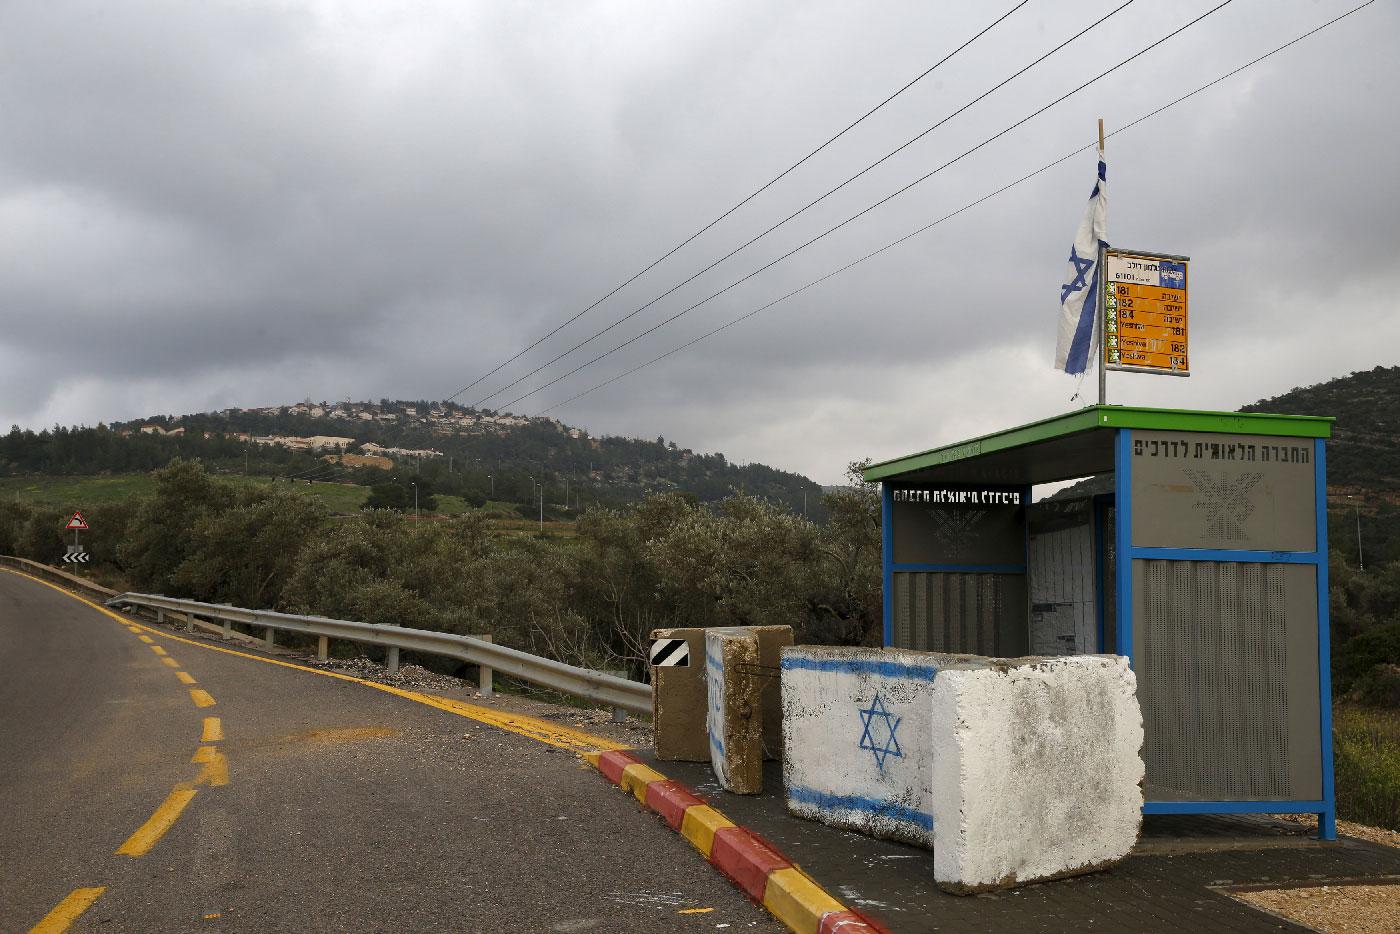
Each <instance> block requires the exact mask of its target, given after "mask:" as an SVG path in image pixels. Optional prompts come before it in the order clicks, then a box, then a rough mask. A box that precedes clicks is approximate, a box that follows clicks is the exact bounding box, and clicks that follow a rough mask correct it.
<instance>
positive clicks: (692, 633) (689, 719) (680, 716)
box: [651, 629, 710, 762]
mask: <svg viewBox="0 0 1400 934" xmlns="http://www.w3.org/2000/svg"><path fill="white" fill-rule="evenodd" d="M651 638H652V641H653V642H655V641H656V640H658V639H684V640H685V643H686V649H687V650H688V651H687V654H686V662H687V664H685V665H658V666H653V667H652V669H651V725H652V742H653V744H654V745H655V748H656V757H657V758H658V759H662V760H665V761H668V762H709V761H710V741H709V737H708V736H707V734H706V731H705V715H706V708H705V697H706V684H705V630H703V629H655V630H652V633H651Z"/></svg>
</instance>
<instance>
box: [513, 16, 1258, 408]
mask: <svg viewBox="0 0 1400 934" xmlns="http://www.w3.org/2000/svg"><path fill="white" fill-rule="evenodd" d="M1233 2H1234V0H1222V2H1221V3H1219V4H1217V5H1216V6H1214V7H1212V8H1211V9H1209V10H1207V11H1206V12H1204V13H1202V14H1201V15H1200V16H1197V17H1196V18H1195V19H1193V20H1191V21H1190V22H1188V23H1186V24H1185V25H1183V26H1178V27H1177V28H1176V29H1174V30H1172V31H1171V32H1169V33H1167V34H1166V35H1165V36H1163V37H1162V38H1160V39H1158V40H1156V41H1155V42H1153V43H1151V44H1150V45H1147V46H1145V47H1143V48H1142V49H1139V50H1138V51H1137V52H1134V53H1133V54H1132V55H1130V56H1128V57H1127V58H1125V59H1123V60H1122V61H1120V62H1119V63H1118V64H1116V65H1114V66H1112V67H1110V68H1108V69H1107V70H1106V71H1102V72H1100V73H1099V74H1098V75H1096V76H1094V77H1093V78H1090V79H1089V80H1088V81H1085V82H1084V83H1083V84H1081V85H1079V86H1078V87H1076V88H1074V89H1073V90H1071V91H1068V92H1066V93H1064V94H1062V95H1060V96H1059V97H1057V98H1055V99H1054V100H1053V101H1051V102H1050V103H1048V104H1046V105H1044V106H1043V107H1040V108H1039V109H1037V110H1035V111H1034V112H1032V113H1030V114H1027V115H1026V116H1024V117H1022V118H1021V119H1020V120H1017V121H1016V122H1015V123H1012V124H1011V125H1010V126H1008V127H1006V128H1005V129H1002V130H1000V131H999V132H997V133H995V134H994V135H992V136H989V137H987V138H986V139H984V140H983V141H982V142H980V143H978V144H977V145H976V146H973V147H972V148H971V149H968V150H965V151H964V152H963V153H961V154H960V155H957V156H954V157H953V158H952V159H949V160H948V161H947V162H944V163H943V164H942V165H940V166H938V167H937V168H935V169H933V170H932V171H930V172H927V173H925V174H924V175H921V176H920V177H919V178H916V179H914V181H912V182H910V183H909V184H907V185H905V186H904V187H902V188H899V189H897V190H895V191H893V192H891V193H890V194H888V195H886V196H885V197H883V198H881V199H880V200H879V201H876V202H875V203H874V204H871V205H869V206H868V207H865V208H863V209H862V210H860V211H857V212H856V213H855V214H852V215H851V216H850V217H848V218H846V219H845V220H843V221H841V222H840V223H839V224H836V225H835V226H833V227H828V228H827V229H826V230H824V231H822V232H821V233H819V234H817V235H816V236H815V237H813V238H812V239H810V240H807V241H805V242H803V243H801V244H798V245H797V246H795V247H793V248H792V249H791V250H789V251H787V252H786V253H784V254H783V255H781V256H779V257H778V258H777V259H775V260H772V261H771V262H768V263H766V264H765V265H763V266H760V267H759V268H757V269H755V270H754V271H753V272H750V273H749V274H748V275H746V276H744V277H742V278H740V279H736V280H735V281H733V282H731V283H729V285H727V286H725V287H724V288H722V289H720V290H719V291H717V292H711V293H710V294H709V295H707V296H705V297H704V298H702V299H700V301H698V302H696V303H695V304H693V305H690V306H688V307H686V308H682V309H681V310H680V311H678V312H676V313H675V314H673V315H671V316H670V317H669V318H666V319H665V320H663V321H660V322H658V323H656V324H654V325H652V326H651V327H649V328H647V329H646V330H644V331H641V332H640V333H638V334H636V335H634V336H632V337H630V338H628V339H627V340H625V341H623V342H622V343H620V344H618V345H616V346H615V347H613V348H612V349H611V350H606V351H604V352H603V353H601V354H598V355H597V356H595V357H593V358H591V359H589V360H587V361H585V362H584V363H581V364H579V365H578V366H576V367H574V368H573V369H572V370H569V371H568V372H566V373H564V374H563V375H561V376H557V377H555V378H554V379H552V380H550V381H549V382H546V383H543V384H541V385H539V386H537V387H535V388H534V389H532V390H530V391H529V392H527V393H525V394H524V395H522V396H518V397H516V398H515V399H512V400H511V401H510V402H507V403H506V404H505V405H504V406H503V408H505V409H509V408H510V407H511V406H513V405H515V404H516V403H517V402H520V401H522V400H524V399H528V398H530V397H531V396H533V395H535V394H536V393H538V392H540V391H541V390H544V389H548V388H549V387H550V386H553V385H555V384H556V383H559V382H561V381H563V380H565V379H568V378H569V377H570V376H572V375H573V374H575V373H577V372H579V371H580V370H582V369H584V368H586V367H589V366H592V365H593V364H595V363H597V362H598V361H600V360H603V359H605V358H607V357H610V356H612V355H613V354H615V353H617V352H618V351H619V350H621V349H622V348H624V347H626V346H628V345H629V344H632V343H635V342H636V341H638V340H641V339H642V338H643V337H646V336H647V335H648V334H651V333H653V332H655V331H658V330H660V329H661V328H663V327H665V326H666V325H668V324H670V323H672V322H673V321H675V320H677V319H678V318H681V317H683V316H685V315H687V314H689V313H690V312H692V311H694V310H695V309H697V308H699V307H700V306H701V305H704V304H705V303H707V302H709V301H711V300H712V299H715V298H718V297H719V296H721V295H723V294H725V293H726V292H728V291H729V290H730V289H733V288H735V287H736V286H739V285H742V284H743V283H745V282H747V281H749V280H750V279H752V278H754V277H755V276H758V275H760V274H761V273H764V272H766V271H768V270H769V269H772V268H773V267H774V266H777V265H778V264H779V263H781V262H784V261H785V260H787V259H789V258H790V257H792V256H795V255H796V254H798V253H800V252H802V251H803V250H805V249H806V248H807V247H809V246H811V245H812V244H814V243H816V242H818V241H819V240H822V239H823V238H825V237H827V236H829V235H831V234H833V233H835V232H836V231H838V230H840V229H841V228H843V227H845V226H846V225H847V224H850V223H851V222H853V221H855V220H858V219H859V218H861V217H864V216H865V215H866V214H869V213H870V212H871V211H874V210H875V209H876V208H879V207H881V206H883V205H885V204H888V203H889V202H890V201H893V200H894V199H895V198H897V197H899V196H900V195H902V194H904V193H905V192H907V191H909V190H910V189H912V188H914V187H915V186H917V185H920V184H922V183H923V182H926V181H928V180H929V179H930V178H932V177H933V176H935V175H937V174H938V173H939V172H942V171H943V170H944V169H946V168H948V167H949V166H951V165H954V164H955V163H957V162H960V161H962V160H963V159H965V158H967V157H968V156H970V155H972V154H973V153H975V152H977V151H978V150H980V149H982V148H983V147H985V146H988V145H990V144H991V143H993V142H995V141H996V140H998V139H1000V138H1001V137H1003V136H1005V135H1006V134H1008V133H1010V132H1011V131H1013V130H1015V129H1017V128H1018V127H1020V126H1023V125H1025V124H1026V123H1029V122H1030V121H1031V120H1033V119H1035V118H1036V117H1038V116H1040V115H1041V114H1043V113H1045V112H1046V111H1047V110H1049V109H1051V108H1052V107H1055V106H1057V105H1058V104H1060V103H1062V102H1064V101H1066V100H1068V99H1069V98H1071V97H1073V96H1074V95H1075V94H1078V93H1079V92H1080V91H1082V90H1084V89H1085V88H1087V87H1089V86H1090V85H1091V84H1094V83H1095V82H1097V81H1100V80H1102V79H1104V78H1106V77H1108V76H1109V75H1111V74H1113V73H1114V72H1115V71H1117V70H1118V69H1120V68H1122V67H1123V66H1124V65H1127V64H1128V63H1129V62H1132V61H1134V60H1135V59H1138V58H1140V57H1142V56H1143V55H1145V54H1147V53H1148V52H1150V51H1151V50H1152V49H1155V48H1157V47H1158V46H1160V45H1162V44H1163V43H1165V42H1167V41H1168V40H1170V39H1172V38H1173V37H1175V36H1177V35H1179V34H1180V33H1182V32H1184V31H1185V30H1187V29H1189V28H1190V27H1192V26H1194V25H1196V24H1197V23H1199V22H1200V21H1201V20H1203V19H1205V18H1206V17H1207V16H1210V15H1211V14H1212V13H1215V12H1218V11H1219V10H1222V9H1224V8H1225V7H1227V6H1229V5H1230V4H1231V3H1233Z"/></svg>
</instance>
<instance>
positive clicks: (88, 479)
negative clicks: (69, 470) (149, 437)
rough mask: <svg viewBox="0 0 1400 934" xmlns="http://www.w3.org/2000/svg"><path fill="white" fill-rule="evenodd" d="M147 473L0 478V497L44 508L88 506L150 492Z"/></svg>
mask: <svg viewBox="0 0 1400 934" xmlns="http://www.w3.org/2000/svg"><path fill="white" fill-rule="evenodd" d="M155 489H156V483H155V480H153V479H151V476H150V475H149V474H143V473H132V474H113V475H111V476H79V477H0V496H3V497H4V498H6V499H14V500H18V501H19V502H22V503H28V504H30V505H31V506H37V507H40V508H44V509H60V510H63V511H65V512H66V511H70V510H74V509H90V508H91V507H93V506H105V505H109V504H111V503H119V502H121V501H122V500H125V499H130V498H131V497H133V496H146V495H149V494H151V493H154V492H155Z"/></svg>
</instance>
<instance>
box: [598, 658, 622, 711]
mask: <svg viewBox="0 0 1400 934" xmlns="http://www.w3.org/2000/svg"><path fill="white" fill-rule="evenodd" d="M598 673H599V674H602V675H612V676H613V677H615V678H622V679H623V680H624V681H625V680H626V679H627V672H625V671H602V670H600V671H599V672H598ZM612 722H613V723H626V722H627V711H625V710H623V709H622V708H621V707H614V708H613V709H612Z"/></svg>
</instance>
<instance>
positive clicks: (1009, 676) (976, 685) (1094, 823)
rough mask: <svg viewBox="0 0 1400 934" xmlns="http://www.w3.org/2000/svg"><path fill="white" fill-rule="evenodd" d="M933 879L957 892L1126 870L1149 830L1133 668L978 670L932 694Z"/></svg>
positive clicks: (1076, 664)
mask: <svg viewBox="0 0 1400 934" xmlns="http://www.w3.org/2000/svg"><path fill="white" fill-rule="evenodd" d="M931 699H932V707H933V719H932V736H931V753H932V759H933V773H932V776H933V785H932V804H933V813H934V817H935V825H934V827H935V843H934V877H935V880H936V881H937V883H938V885H939V886H940V887H941V888H944V889H946V890H948V891H952V892H958V893H973V892H984V891H990V890H993V889H999V888H1007V887H1011V886H1014V885H1017V884H1020V883H1026V882H1036V881H1043V880H1046V879H1055V878H1061V877H1064V876H1071V875H1077V874H1080V873H1084V872H1090V871H1093V870H1095V869H1100V868H1104V867H1106V866H1108V865H1111V864H1112V863H1114V862H1116V861H1118V860H1119V859H1122V858H1123V857H1124V856H1126V855H1127V853H1128V851H1129V850H1130V849H1132V847H1133V845H1134V844H1135V843H1136V841H1137V836H1138V831H1139V829H1140V828H1141V825H1142V787H1141V783H1142V780H1143V776H1144V767H1143V760H1142V739H1143V731H1142V714H1141V711H1140V709H1139V707H1138V702H1137V695H1136V679H1135V678H1134V675H1133V672H1132V670H1131V669H1130V668H1129V667H1128V662H1127V659H1125V658H1118V657H1114V656H1103V655H1080V656H1070V657H1063V658H1029V659H1013V660H1000V659H981V660H978V661H975V662H971V663H963V664H953V665H949V666H947V667H945V668H943V669H941V670H940V671H939V672H938V675H937V677H936V678H935V679H934V682H933V693H932V698H931Z"/></svg>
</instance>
